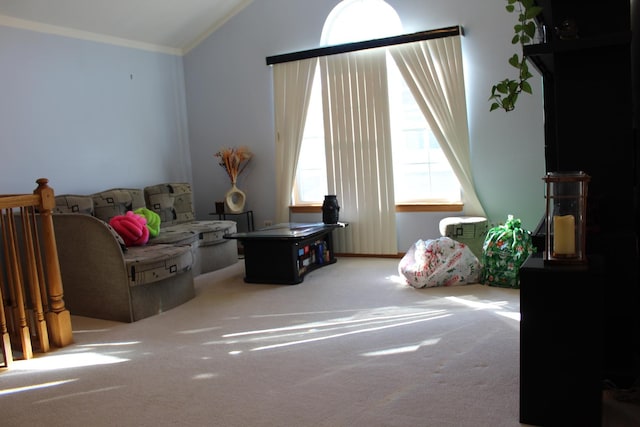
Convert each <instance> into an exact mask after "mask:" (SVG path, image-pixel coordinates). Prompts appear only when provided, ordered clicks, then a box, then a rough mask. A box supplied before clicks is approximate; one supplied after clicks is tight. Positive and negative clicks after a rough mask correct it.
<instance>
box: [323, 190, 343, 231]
mask: <svg viewBox="0 0 640 427" xmlns="http://www.w3.org/2000/svg"><path fill="white" fill-rule="evenodd" d="M339 212H340V206H339V205H338V199H337V198H336V196H335V195H331V194H330V195H327V196H324V202H323V203H322V222H324V223H325V224H337V223H338V214H339Z"/></svg>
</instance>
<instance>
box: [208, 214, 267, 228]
mask: <svg viewBox="0 0 640 427" xmlns="http://www.w3.org/2000/svg"><path fill="white" fill-rule="evenodd" d="M209 215H217V216H218V219H219V220H226V219H227V217H232V218H233V217H236V216H244V217H245V221H246V224H247V231H255V229H256V228H255V224H254V222H253V211H244V212H238V213H232V212H219V213H218V212H210V213H209ZM229 219H230V218H229Z"/></svg>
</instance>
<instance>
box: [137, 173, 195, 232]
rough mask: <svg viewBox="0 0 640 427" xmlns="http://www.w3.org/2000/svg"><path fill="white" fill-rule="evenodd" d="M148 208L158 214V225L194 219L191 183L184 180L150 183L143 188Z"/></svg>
mask: <svg viewBox="0 0 640 427" xmlns="http://www.w3.org/2000/svg"><path fill="white" fill-rule="evenodd" d="M144 199H145V203H146V205H147V208H148V209H151V210H153V211H154V212H156V213H157V214H158V215H160V221H161V222H160V227H161V228H164V227H168V226H171V225H175V224H180V223H184V222H188V221H192V220H194V219H195V214H194V211H193V202H192V195H191V185H189V184H188V183H185V182H177V183H166V184H158V185H152V186H149V187H145V188H144Z"/></svg>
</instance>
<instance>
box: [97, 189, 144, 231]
mask: <svg viewBox="0 0 640 427" xmlns="http://www.w3.org/2000/svg"><path fill="white" fill-rule="evenodd" d="M91 197H92V198H93V211H94V215H95V216H96V217H98V218H100V219H101V220H103V221H104V222H107V223H108V222H109V221H110V220H111V218H113V217H114V216H116V215H124V214H126V213H127V211H133V210H136V209H138V208H144V207H145V204H144V192H143V190H141V189H138V188H113V189H111V190H105V191H101V192H99V193H95V194H92V195H91Z"/></svg>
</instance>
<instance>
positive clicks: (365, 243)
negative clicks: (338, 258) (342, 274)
mask: <svg viewBox="0 0 640 427" xmlns="http://www.w3.org/2000/svg"><path fill="white" fill-rule="evenodd" d="M320 70H321V77H322V96H323V109H324V113H323V114H324V123H325V147H326V157H327V180H328V188H329V193H330V194H336V195H337V197H338V201H339V203H340V219H341V221H344V222H348V223H349V226H348V227H347V228H345V229H344V230H341V231H340V233H334V238H335V250H336V251H338V252H343V253H357V254H393V255H396V254H397V253H398V247H397V246H398V244H397V239H396V216H395V202H394V194H393V161H392V157H391V131H390V128H389V126H390V124H389V123H390V119H389V101H388V89H387V68H386V53H385V49H371V50H366V51H360V52H352V53H345V54H340V55H331V56H325V57H322V58H320Z"/></svg>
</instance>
